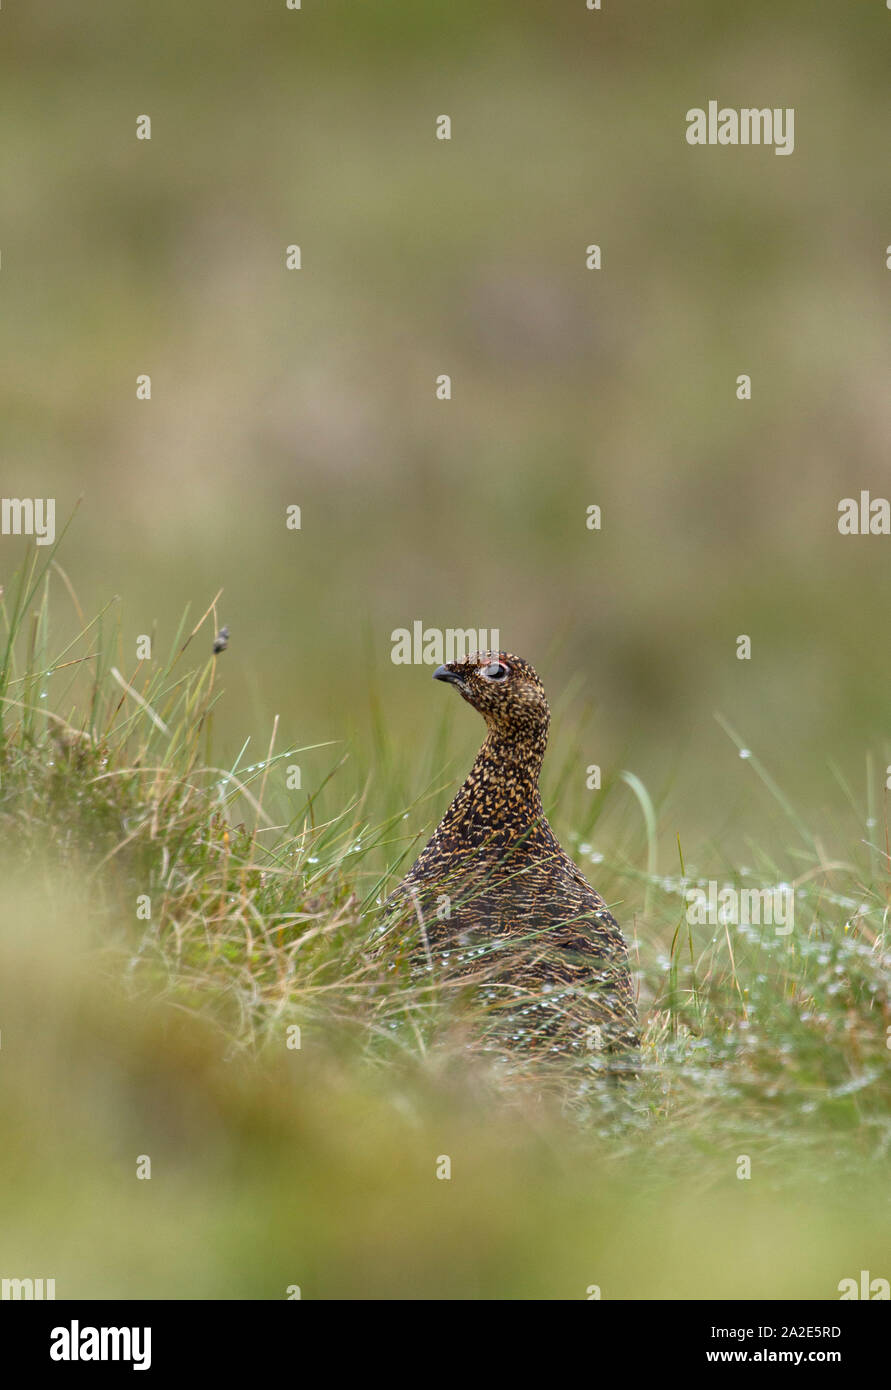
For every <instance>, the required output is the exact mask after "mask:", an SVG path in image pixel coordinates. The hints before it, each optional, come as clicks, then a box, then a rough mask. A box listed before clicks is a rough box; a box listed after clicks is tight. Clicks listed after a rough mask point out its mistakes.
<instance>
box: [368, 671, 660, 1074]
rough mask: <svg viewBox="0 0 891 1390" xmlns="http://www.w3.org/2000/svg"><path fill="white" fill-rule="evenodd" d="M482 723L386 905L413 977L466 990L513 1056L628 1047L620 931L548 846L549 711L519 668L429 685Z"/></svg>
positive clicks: (446, 676)
mask: <svg viewBox="0 0 891 1390" xmlns="http://www.w3.org/2000/svg"><path fill="white" fill-rule="evenodd" d="M434 675H435V677H436V678H437V679H438V680H442V681H447V682H449V683H450V684H453V685H455V687H456V689H457V690H458V692H459V693H460V694H461V696H462V697H463V699H465V700H466V701H467V702H468V704H470V705H472V706H473V708H474V709H476V710H477V711H478V712H479V713H480V714H482V716H483V718H484V719H485V721H486V725H487V732H486V737H485V740H484V742H483V745H482V747H481V748H480V751H479V753H478V755H477V757H476V760H475V762H474V764H473V767H472V768H471V770H470V773H469V775H468V777H467V779H466V781H465V782H464V783H463V785H462V786H461V788H460V789H459V791H458V793H457V795H456V796H455V798H454V800H453V801H452V803H451V805H450V806H449V808H448V810H447V811H446V813H445V815H444V816H443V818H442V821H441V822H440V824H439V826H438V828H437V830H436V832H435V834H434V835H433V837H432V839H431V840H430V841H429V843H428V844H427V846H426V847H425V849H424V850H423V851H422V853H421V854H420V855H419V857H418V859H417V860H416V862H415V863H414V865H413V866H412V868H411V870H410V871H409V873H408V874H407V875H406V876H405V878H404V879H403V880H402V882H401V883H400V884H399V886H398V887H397V888H396V890H395V891H394V892H393V893H392V895H391V896H390V898H389V899H388V900H387V904H386V911H387V915H388V919H389V921H390V923H391V926H396V927H397V928H398V931H399V932H400V933H401V936H400V937H399V944H400V946H401V948H402V949H403V950H404V951H405V952H407V954H408V955H409V958H410V960H411V961H412V962H413V966H414V969H415V971H416V972H418V973H424V972H426V973H428V974H429V973H433V974H434V975H435V976H436V977H437V978H440V979H447V980H453V981H461V982H464V983H467V984H474V985H475V986H476V987H477V989H478V993H479V995H480V997H481V999H482V1000H483V1001H484V1002H485V1004H486V1005H487V1008H488V1010H489V1011H490V1013H491V1015H492V1018H493V1020H494V1022H495V1024H497V1025H498V1027H499V1029H500V1032H501V1033H502V1034H506V1036H507V1037H508V1038H509V1040H510V1041H511V1043H512V1044H514V1045H515V1046H520V1047H523V1048H524V1049H536V1050H540V1051H552V1052H560V1053H562V1052H566V1051H581V1050H592V1051H600V1050H601V1049H602V1050H603V1051H604V1052H605V1053H606V1054H609V1055H611V1056H615V1055H616V1054H619V1053H627V1052H628V1051H629V1050H632V1051H633V1049H634V1048H636V1046H637V1042H638V1036H637V1010H636V1007H635V1003H634V995H633V990H632V985H631V975H630V971H629V968H628V953H627V949H626V946H625V942H624V939H623V937H622V933H621V930H620V928H619V925H618V923H617V922H616V920H615V918H614V917H613V916H612V914H611V913H610V912H609V910H608V908H607V906H606V903H605V902H604V901H603V899H602V898H601V897H600V895H599V894H598V893H596V892H595V891H594V889H593V888H592V887H591V886H590V884H589V883H588V882H587V880H586V879H585V877H584V875H583V874H582V872H581V870H580V869H579V868H578V867H577V866H576V865H575V864H574V863H573V861H572V860H571V859H570V857H569V855H568V854H566V852H565V851H564V850H563V849H562V847H561V846H560V844H559V842H558V840H557V838H556V836H555V835H554V832H553V831H552V829H551V827H550V825H549V824H548V821H547V818H546V817H545V814H544V810H543V808H542V803H541V795H540V792H539V775H540V772H541V765H542V760H543V758H544V753H545V748H546V746H547V739H548V729H549V725H550V710H549V707H548V702H547V699H546V696H545V692H544V689H543V687H542V684H541V681H540V680H539V678H538V676H537V675H536V673H535V671H534V670H533V668H532V667H531V666H530V665H529V663H528V662H526V661H523V660H521V659H520V658H519V657H515V656H513V655H511V654H510V653H507V652H477V653H475V654H474V655H472V656H469V657H467V659H466V660H463V661H455V662H450V663H449V664H448V665H447V666H441V667H439V668H438V670H437V671H436V672H434Z"/></svg>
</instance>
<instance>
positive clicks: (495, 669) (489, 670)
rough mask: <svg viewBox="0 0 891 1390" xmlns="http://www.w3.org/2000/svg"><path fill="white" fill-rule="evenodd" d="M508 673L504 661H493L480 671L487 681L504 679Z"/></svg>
mask: <svg viewBox="0 0 891 1390" xmlns="http://www.w3.org/2000/svg"><path fill="white" fill-rule="evenodd" d="M508 674H509V672H508V668H507V666H505V665H504V663H503V662H502V661H493V662H492V664H491V665H490V666H484V667H483V669H482V671H480V675H481V676H484V677H485V678H486V680H487V681H503V680H504V679H505V677H506V676H507V675H508Z"/></svg>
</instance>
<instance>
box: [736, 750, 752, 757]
mask: <svg viewBox="0 0 891 1390" xmlns="http://www.w3.org/2000/svg"><path fill="white" fill-rule="evenodd" d="M739 756H740V757H741V758H751V756H752V750H751V748H741V749H740V750H739Z"/></svg>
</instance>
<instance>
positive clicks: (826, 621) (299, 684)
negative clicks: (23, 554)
mask: <svg viewBox="0 0 891 1390" xmlns="http://www.w3.org/2000/svg"><path fill="white" fill-rule="evenodd" d="M888 47H889V18H888V14H887V12H886V11H885V9H884V7H883V6H882V5H880V4H878V3H876V4H873V5H859V6H854V7H851V6H845V7H840V6H838V5H836V4H833V3H824V4H814V3H805V2H804V0H802V3H794V0H786V2H785V3H784V4H782V5H777V4H776V3H772V2H771V3H768V2H767V0H765V3H753V4H747V5H746V6H744V7H740V6H733V5H726V6H718V7H716V6H715V5H714V4H712V3H704V2H703V3H696V2H695V0H687V3H685V4H683V5H681V6H671V7H668V6H661V5H656V4H652V3H651V4H641V3H629V4H622V5H618V4H616V5H611V4H607V5H606V6H605V8H604V10H603V11H602V12H600V13H597V12H590V11H588V10H587V9H586V8H585V6H584V4H583V3H582V0H572V3H555V4H552V5H549V6H541V5H538V4H534V3H529V2H526V0H519V2H518V0H512V3H499V0H493V2H492V3H488V4H486V5H485V6H482V5H474V4H470V3H463V0H449V3H447V4H446V3H441V4H440V3H423V4H418V3H411V4H409V3H391V4H388V5H386V6H383V7H377V6H370V5H355V4H353V5H350V4H346V3H337V0H333V2H332V0H329V2H328V3H325V4H324V5H322V4H321V3H315V0H306V3H305V5H304V7H303V9H302V10H301V11H299V12H297V11H289V10H287V9H286V8H285V4H284V0H263V2H262V3H256V4H253V5H243V4H240V3H234V2H233V0H223V3H213V4H211V3H204V2H203V0H197V3H196V2H195V0H193V3H190V4H189V5H187V6H186V5H181V4H175V3H172V0H161V2H160V3H156V4H152V5H151V6H144V5H142V4H138V3H135V0H133V2H131V3H121V0H114V3H111V0H108V3H101V2H100V3H94V4H92V5H91V6H90V7H89V8H88V10H86V11H83V10H80V9H66V8H64V7H62V8H60V7H59V6H57V5H53V4H50V3H48V0H35V3H33V4H30V5H29V6H27V7H21V8H17V7H11V8H9V9H5V10H4V13H3V16H2V62H3V73H2V84H0V116H2V123H3V131H4V139H3V141H2V143H0V161H2V163H0V178H2V182H3V186H4V187H5V188H6V190H7V196H6V199H5V206H4V215H3V223H2V246H0V254H2V272H0V295H2V316H0V333H2V339H3V356H4V361H5V364H6V366H5V370H4V372H3V374H2V382H0V391H2V409H3V419H4V459H3V488H4V495H13V496H15V495H54V496H55V497H56V498H57V501H58V509H59V515H60V517H62V516H63V515H65V514H66V513H67V511H68V510H69V509H70V508H71V507H72V506H73V505H74V503H75V501H76V499H77V497H78V496H80V495H81V494H83V496H84V501H83V504H82V506H81V508H80V511H79V513H78V516H77V519H76V521H75V523H74V526H73V528H72V531H71V534H70V538H69V539H68V540H66V542H65V547H64V550H63V552H62V553H61V555H60V560H61V561H62V563H63V565H64V566H65V568H66V569H67V571H68V573H69V574H70V576H71V579H72V582H73V584H74V586H75V588H76V589H77V592H78V595H79V597H80V600H81V603H82V606H83V608H84V610H85V612H87V613H88V614H92V613H93V612H94V611H95V610H96V609H98V607H99V606H101V604H102V603H104V602H105V601H106V600H107V599H108V598H109V597H110V595H111V594H113V593H114V594H119V595H120V596H121V598H122V599H123V601H124V621H125V632H126V633H127V635H128V643H129V639H130V638H132V639H133V640H134V642H135V637H136V635H137V634H138V633H142V632H150V631H153V630H155V629H154V628H153V625H154V624H155V623H157V632H158V633H159V640H160V641H161V642H162V644H163V642H164V641H165V640H169V638H170V636H171V635H172V632H173V629H174V625H175V622H176V620H177V619H178V617H179V615H180V613H181V611H182V609H183V607H184V605H185V603H186V602H187V601H191V602H192V604H193V612H194V613H195V616H196V617H197V616H198V613H199V612H200V611H203V608H204V606H205V605H206V603H207V602H209V600H210V598H211V597H212V596H213V594H214V593H215V592H216V590H217V589H218V588H219V587H221V586H222V587H223V588H224V590H225V593H224V598H223V603H222V607H221V610H220V612H221V620H222V621H225V622H227V623H228V625H229V627H230V628H231V630H232V642H231V646H230V650H229V652H228V653H227V656H226V665H225V669H224V671H223V673H222V674H223V675H224V677H225V684H226V689H227V697H226V700H225V705H224V707H223V709H222V710H221V711H220V715H219V720H218V734H219V736H220V737H221V738H222V740H223V743H222V748H224V749H230V748H231V749H237V748H238V747H240V745H241V742H242V740H243V738H244V737H245V736H246V734H247V733H248V732H250V731H251V730H253V731H254V735H255V737H257V738H259V739H261V741H262V739H263V737H264V736H265V734H264V732H262V731H265V730H266V729H267V728H268V726H269V723H270V721H271V717H272V715H273V714H274V713H279V714H280V715H281V716H282V720H283V724H282V729H283V738H284V740H285V741H286V742H287V741H292V742H295V743H302V744H308V743H315V742H318V741H320V740H322V739H343V738H354V739H357V740H358V742H357V743H354V747H356V750H357V752H356V756H357V757H358V761H359V763H360V765H361V764H363V762H366V761H367V760H366V759H365V757H364V754H363V751H362V750H363V738H364V735H365V734H366V733H367V731H368V729H369V726H370V709H371V707H372V698H371V697H372V696H374V697H376V698H377V699H378V700H379V702H380V708H381V710H382V718H383V722H384V724H385V725H386V726H387V727H389V728H391V729H393V730H396V731H398V736H399V738H401V739H404V740H406V741H409V743H410V742H411V741H412V740H419V741H420V740H423V739H424V738H425V737H426V734H427V731H428V730H429V727H430V722H431V718H432V717H433V715H432V710H433V709H436V710H438V709H439V708H440V706H441V704H442V701H443V699H444V696H443V692H441V691H438V690H437V691H434V690H432V689H431V687H430V685H429V682H428V680H427V678H426V673H425V672H424V671H423V670H419V669H418V668H412V667H396V666H393V665H392V664H391V662H390V659H389V657H390V633H391V631H392V630H393V629H394V628H397V627H403V626H410V624H411V622H412V621H413V620H415V619H421V620H423V621H424V622H425V623H426V624H427V625H429V626H440V627H471V626H473V627H476V628H479V627H485V628H497V629H498V630H499V631H500V633H501V636H502V641H503V642H504V644H505V645H506V646H507V648H508V649H511V650H514V651H517V652H519V653H520V654H522V655H524V656H526V657H528V658H529V659H530V660H532V661H533V662H534V663H536V664H537V665H538V667H539V669H540V671H541V674H542V675H543V677H544V679H545V682H546V685H547V687H548V689H549V691H550V692H551V694H552V696H555V697H558V696H559V695H560V694H561V692H564V691H566V690H567V689H570V688H571V689H572V690H573V691H574V692H577V694H578V698H579V700H580V701H588V702H591V703H592V704H593V706H594V713H595V721H594V725H593V727H592V729H591V731H590V732H589V736H588V742H587V745H586V748H585V750H584V761H585V763H587V762H597V763H599V764H600V765H601V766H603V767H604V769H605V770H606V771H609V770H615V768H617V767H618V766H620V765H623V764H624V765H628V766H631V767H632V768H633V769H634V770H635V771H636V772H637V773H638V774H639V775H640V776H641V777H642V779H643V780H644V782H645V783H646V784H647V785H648V786H650V787H651V788H652V789H653V791H654V794H655V793H657V792H659V791H660V790H661V788H662V787H663V786H664V785H665V784H666V783H667V781H668V780H672V783H673V786H674V801H673V806H674V808H675V811H674V814H673V817H672V823H671V826H670V830H671V833H672V834H673V833H674V832H675V831H677V830H679V829H680V830H686V831H688V832H695V830H696V828H697V827H699V828H703V827H708V828H713V827H714V824H715V818H716V816H717V817H718V818H719V819H720V815H721V810H722V809H723V808H724V807H725V806H727V804H728V800H727V798H728V794H729V787H728V784H729V782H730V780H731V779H736V778H737V774H738V771H739V765H738V763H737V762H736V761H735V759H736V752H735V750H734V749H733V748H732V746H731V745H730V744H729V742H728V740H727V739H726V736H725V735H724V734H723V733H722V732H721V730H720V729H719V728H718V727H717V726H716V725H715V723H714V721H713V717H712V716H713V712H714V711H715V710H716V709H719V710H721V711H723V712H724V714H725V715H726V716H727V718H728V719H730V721H731V722H732V723H733V724H734V725H735V726H736V727H738V728H739V729H740V730H741V731H742V733H743V734H744V736H745V737H746V738H747V739H748V740H749V741H750V742H751V743H752V746H753V747H756V748H757V749H758V750H759V752H760V753H761V755H762V756H763V757H764V759H765V761H766V762H767V763H768V765H769V766H771V767H772V768H773V769H774V771H775V773H776V774H777V776H778V778H779V780H780V781H781V782H782V783H783V785H784V786H786V787H787V788H788V790H789V791H790V793H801V794H802V795H805V796H807V797H808V798H809V799H810V800H811V802H812V803H814V802H815V801H817V800H819V801H821V802H822V801H823V800H824V799H829V798H831V796H832V795H834V790H835V789H834V787H832V786H831V784H830V780H829V778H828V776H827V773H826V763H827V759H829V758H831V759H833V760H834V761H835V762H836V763H837V764H838V765H839V766H840V767H841V768H843V769H844V770H845V773H846V775H847V776H848V777H849V778H850V779H851V780H852V781H855V782H857V783H858V785H859V784H860V781H861V780H862V773H863V753H864V749H865V746H875V744H876V740H877V739H878V738H879V737H880V736H883V735H884V733H885V731H886V728H887V717H886V706H887V696H886V688H887V680H886V672H887V666H886V658H885V649H884V643H883V641H882V639H881V632H882V630H883V629H882V619H883V616H884V609H885V604H886V594H887V584H886V579H885V576H886V574H887V569H888V555H889V546H891V538H880V537H865V538H844V537H841V536H839V534H838V532H837V528H836V521H837V506H838V502H839V500H840V499H841V498H842V497H845V496H851V495H854V496H856V495H857V493H858V492H859V490H860V489H861V488H869V489H870V490H871V491H872V493H873V495H880V496H884V495H886V494H887V493H888V492H889V490H891V482H889V473H888V439H889V427H891V397H889V393H888V390H887V381H888V370H889V359H891V348H889V335H888V332H887V312H886V295H887V288H888V284H889V272H888V270H887V269H886V267H885V251H884V248H885V246H886V245H887V244H888V243H889V242H891V216H889V212H891V207H889V203H891V196H889V186H888V180H887V178H883V177H882V174H883V170H884V168H885V156H886V147H887V140H886V132H887V118H888V114H889V92H888V84H887V72H888V56H889V55H888ZM712 97H714V98H715V99H717V100H718V101H719V102H720V103H722V104H728V105H731V106H737V107H739V106H742V105H753V106H761V105H770V106H784V107H786V106H792V107H794V108H795V112H796V147H795V151H794V154H792V155H791V156H789V157H785V158H778V157H777V156H775V155H774V154H773V152H772V151H771V150H769V149H764V148H736V149H733V148H691V147H690V146H688V145H687V144H686V142H685V139H684V134H685V129H686V123H685V113H686V111H687V109H688V108H690V107H692V106H699V105H702V106H705V105H706V103H707V101H708V100H709V99H710V98H712ZM443 112H445V113H449V114H450V115H451V117H452V122H453V138H452V140H451V142H450V143H445V142H440V141H437V140H436V139H435V138H434V123H435V118H436V116H437V115H439V114H440V113H443ZM144 113H145V114H149V115H150V116H151V118H152V139H151V141H150V142H146V141H138V140H137V139H136V118H137V116H138V115H140V114H144ZM592 242H596V243H598V244H599V245H600V246H601V248H602V254H603V268H602V269H601V270H600V271H599V272H594V271H589V270H587V269H586V267H585V248H586V246H587V245H588V244H589V243H592ZM291 243H298V244H299V245H300V246H301V248H302V254H303V269H302V270H301V271H299V272H297V271H293V272H288V271H286V270H285V268H284V252H285V247H286V246H288V245H289V244H291ZM143 372H147V373H149V374H150V375H151V378H152V400H151V402H150V403H144V402H139V401H137V399H136V394H135V390H136V377H137V375H138V374H139V373H143ZM442 372H447V373H449V374H450V375H451V377H452V382H453V399H452V400H451V401H449V402H447V403H446V402H440V401H437V399H436V398H435V393H434V381H435V378H436V376H437V375H438V374H439V373H442ZM742 372H746V373H749V374H750V375H751V376H752V380H753V396H752V400H751V401H750V402H745V403H742V402H739V401H738V400H737V399H736V395H735V390H736V386H735V383H736V377H737V376H738V375H739V374H740V373H742ZM289 503H297V504H298V505H300V506H301V508H302V515H303V529H302V531H301V532H299V533H293V532H289V531H288V530H286V527H285V522H284V508H285V506H286V505H287V504H289ZM592 503H597V504H598V505H600V506H601V507H602V509H603V529H602V531H601V532H600V533H596V532H590V531H588V530H587V529H586V525H585V518H586V508H587V506H588V505H589V504H592ZM18 559H19V548H18V547H17V546H16V544H15V543H14V542H12V541H9V540H4V541H3V544H2V547H0V565H2V568H3V570H4V571H5V572H6V574H7V577H8V572H9V570H10V569H11V568H13V567H14V565H15V564H16V563H17V562H18ZM739 633H747V634H749V635H750V636H751V638H752V642H753V657H752V660H751V661H750V662H740V661H738V660H737V659H736V654H735V653H736V646H735V639H736V636H737V634H739ZM133 650H134V649H129V647H128V649H125V652H124V656H125V658H126V660H127V663H128V665H129V664H135V658H134V656H133ZM462 714H463V715H464V717H462V718H459V719H458V720H456V724H455V730H456V732H455V736H454V743H453V745H452V748H453V752H454V753H455V757H456V762H455V765H454V766H455V773H456V775H457V773H458V772H459V771H460V768H461V766H462V764H463V762H466V759H467V757H469V756H470V755H471V754H472V752H473V749H474V746H475V742H476V739H477V735H478V732H479V731H478V729H477V727H476V726H475V724H474V721H473V720H472V719H471V718H470V717H469V716H467V715H466V712H463V711H462ZM556 736H557V737H559V736H560V735H559V730H558V731H556ZM221 756H222V753H221ZM323 766H327V764H326V763H323V762H320V763H319V769H320V770H321V768H322V767H323ZM366 770H367V767H366V766H360V767H359V768H358V769H357V779H358V780H361V779H362V775H363V773H364V772H365V771H366ZM579 775H580V776H581V775H582V773H581V770H580V774H579ZM416 790H417V789H416Z"/></svg>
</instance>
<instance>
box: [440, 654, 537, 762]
mask: <svg viewBox="0 0 891 1390" xmlns="http://www.w3.org/2000/svg"><path fill="white" fill-rule="evenodd" d="M433 679H434V680H437V681H448V682H449V683H450V684H451V685H454V686H456V687H457V689H458V693H459V695H460V696H461V698H462V699H464V700H466V701H467V703H468V704H469V705H473V708H474V709H475V710H478V711H479V713H480V714H481V715H482V716H483V718H484V719H485V721H486V724H487V725H488V727H489V729H490V730H491V731H492V732H493V733H495V734H496V735H498V736H499V737H501V738H504V739H509V740H512V741H516V742H527V741H534V742H537V741H539V740H541V739H542V738H544V737H546V736H547V731H548V724H549V722H550V717H551V712H550V709H549V707H548V701H547V697H546V695H545V693H544V686H543V685H542V683H541V681H540V680H539V679H538V676H537V675H536V673H535V670H534V669H533V667H531V666H530V665H529V662H528V661H523V659H522V657H519V656H511V654H510V653H509V652H474V653H473V655H472V656H468V657H466V658H465V659H464V660H462V661H450V662H448V664H447V665H445V666H437V668H436V670H435V671H434V672H433Z"/></svg>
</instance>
